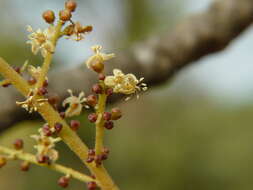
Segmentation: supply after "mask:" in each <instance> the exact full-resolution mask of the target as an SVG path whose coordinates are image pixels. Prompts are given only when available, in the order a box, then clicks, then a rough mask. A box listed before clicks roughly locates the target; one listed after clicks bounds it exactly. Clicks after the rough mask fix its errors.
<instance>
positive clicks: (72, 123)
mask: <svg viewBox="0 0 253 190" xmlns="http://www.w3.org/2000/svg"><path fill="white" fill-rule="evenodd" d="M80 125H81V124H80V121H78V120H71V121H70V128H71V129H72V130H73V131H77V130H78V129H79V127H80Z"/></svg>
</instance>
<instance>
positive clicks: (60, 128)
mask: <svg viewBox="0 0 253 190" xmlns="http://www.w3.org/2000/svg"><path fill="white" fill-rule="evenodd" d="M62 127H63V126H62V124H61V123H58V122H57V123H55V124H54V129H55V131H56V132H57V133H60V132H61V130H62Z"/></svg>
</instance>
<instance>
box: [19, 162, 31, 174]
mask: <svg viewBox="0 0 253 190" xmlns="http://www.w3.org/2000/svg"><path fill="white" fill-rule="evenodd" d="M29 169H30V163H29V162H27V161H24V162H22V163H21V164H20V170H21V171H23V172H26V171H28V170H29Z"/></svg>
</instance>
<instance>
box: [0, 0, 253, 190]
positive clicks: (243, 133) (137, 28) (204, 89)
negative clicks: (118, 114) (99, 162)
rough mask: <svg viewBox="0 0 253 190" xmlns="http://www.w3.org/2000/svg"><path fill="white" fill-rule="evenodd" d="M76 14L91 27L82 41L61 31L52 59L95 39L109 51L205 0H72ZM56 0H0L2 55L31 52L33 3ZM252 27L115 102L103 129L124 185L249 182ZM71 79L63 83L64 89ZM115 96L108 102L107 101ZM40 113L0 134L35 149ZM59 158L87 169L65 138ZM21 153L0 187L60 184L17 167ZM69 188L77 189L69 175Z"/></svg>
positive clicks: (235, 187)
mask: <svg viewBox="0 0 253 190" xmlns="http://www.w3.org/2000/svg"><path fill="white" fill-rule="evenodd" d="M77 2H78V3H79V7H78V9H77V12H76V14H75V16H74V19H75V20H79V21H81V22H82V23H83V24H92V25H93V26H94V32H92V33H91V34H89V35H87V36H86V39H85V40H84V41H82V42H80V43H74V42H73V41H68V40H62V41H61V42H60V43H59V46H58V52H57V54H56V57H55V59H54V66H55V67H75V66H76V65H78V64H80V63H82V62H83V61H84V60H85V59H86V58H87V57H88V56H89V55H91V53H92V52H91V51H90V49H89V47H90V46H91V45H94V44H102V45H103V46H104V47H105V49H106V50H108V52H111V51H112V52H124V51H125V50H126V49H127V48H128V47H129V46H131V44H132V43H134V42H135V41H139V40H144V39H145V38H147V37H148V36H150V35H159V34H162V33H164V32H167V31H168V30H170V29H173V27H174V26H175V25H176V24H177V23H178V22H180V21H181V20H183V19H184V18H186V17H188V16H189V15H191V14H193V13H197V12H200V11H204V10H205V9H206V8H207V7H208V5H209V4H210V3H211V2H212V0H156V1H154V0H121V1H118V0H106V1H104V0H83V1H81V0H79V1H77ZM63 3H64V1H63V0H58V1H51V0H44V1H32V0H11V1H8V0H1V1H0V16H1V17H0V18H1V19H0V25H1V30H0V55H1V56H3V57H4V58H5V59H6V60H8V62H10V63H12V64H16V65H18V64H22V63H23V62H24V61H25V60H26V59H29V60H30V61H32V62H39V61H41V58H40V56H37V57H36V56H33V55H32V54H31V53H30V47H29V46H28V45H26V44H25V41H26V40H27V32H26V30H25V26H26V25H28V24H29V25H32V26H33V27H34V28H39V27H40V28H43V27H46V25H45V24H44V23H43V21H42V19H41V16H40V15H41V13H42V12H43V11H44V10H47V9H53V10H55V11H56V12H57V11H59V10H60V9H61V8H62V7H63ZM252 49H253V28H251V29H248V30H247V31H246V32H245V33H244V34H243V35H241V36H240V37H239V38H238V39H236V40H235V41H234V42H233V43H232V44H231V45H230V46H229V47H228V48H227V49H226V50H225V51H223V52H221V53H219V54H214V55H212V56H208V57H206V58H203V59H201V60H200V61H198V63H196V64H192V65H190V66H188V67H187V68H185V69H183V70H182V71H181V72H180V73H178V74H177V75H176V77H174V78H173V79H172V80H170V81H168V82H167V83H164V84H163V85H160V86H157V87H152V88H151V89H150V90H149V91H148V92H147V93H145V94H143V95H142V96H141V98H140V100H138V101H136V100H132V101H130V102H128V103H124V102H119V103H118V104H117V105H116V106H119V107H120V108H121V109H122V110H123V113H124V117H123V119H122V120H120V121H119V122H117V123H116V127H115V128H114V130H112V131H110V132H108V133H107V134H106V146H108V147H109V148H110V149H111V155H110V158H109V160H108V161H106V167H107V168H108V169H109V171H110V173H111V175H112V176H113V178H114V179H115V181H116V183H117V184H119V186H120V187H121V189H122V190H123V189H124V190H130V189H131V190H142V189H145V190H154V189H173V190H193V189H194V190H202V189H205V190H214V189H215V190H251V189H252V188H253V182H252V179H251V176H252V174H253V138H252V137H253V128H252V123H253V117H252V115H253V85H252V82H253V75H252V73H253V65H252V63H251V62H252V52H251V51H252ZM67 88H69V87H66V89H67ZM113 106H115V105H113ZM85 118H86V116H85V113H84V115H82V116H81V117H80V118H79V119H81V120H83V123H84V125H83V127H82V129H81V130H80V131H79V134H80V135H81V136H82V138H83V139H86V140H85V141H86V142H87V143H88V144H89V145H90V146H92V145H93V140H94V128H93V127H92V126H89V124H88V123H86V121H85ZM41 124H42V123H41V122H40V121H33V122H31V121H25V122H22V123H18V124H17V125H16V126H13V127H12V128H11V129H9V130H7V131H5V132H4V133H2V134H0V143H1V144H4V145H7V146H10V145H11V143H12V142H13V140H14V139H16V138H17V137H18V138H23V139H24V140H25V142H26V150H27V151H30V152H34V150H33V148H32V146H33V140H32V139H30V138H29V135H30V134H33V133H36V132H37V129H38V128H39V127H40V126H41ZM58 149H59V151H60V155H61V157H60V160H59V162H60V163H63V164H65V165H67V166H72V167H74V168H75V169H77V170H79V171H84V172H85V171H86V170H85V168H84V167H83V165H82V164H81V163H80V161H79V160H78V159H77V158H76V157H75V156H74V155H73V154H72V153H71V152H70V151H68V148H67V147H66V146H65V145H63V144H61V143H60V144H59V146H58ZM18 164H19V162H18V161H17V162H11V163H9V164H8V165H7V166H6V167H4V168H2V169H1V170H0V181H1V183H0V190H6V189H10V190H14V189H15V190H33V189H34V188H36V189H37V190H42V189H54V190H58V189H61V188H60V187H58V186H57V184H56V182H57V179H58V178H59V177H60V175H59V174H58V173H55V172H52V171H49V170H47V169H45V168H40V167H37V166H32V168H31V170H30V172H28V173H22V172H21V171H19V169H18ZM69 189H73V190H74V189H76V190H79V189H85V185H84V184H81V183H80V182H78V181H76V180H73V181H72V183H71V185H70V187H69Z"/></svg>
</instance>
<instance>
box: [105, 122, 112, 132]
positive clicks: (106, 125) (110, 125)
mask: <svg viewBox="0 0 253 190" xmlns="http://www.w3.org/2000/svg"><path fill="white" fill-rule="evenodd" d="M104 127H105V128H106V129H109V130H110V129H112V128H113V127H114V124H113V122H112V121H106V122H105V123H104Z"/></svg>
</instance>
